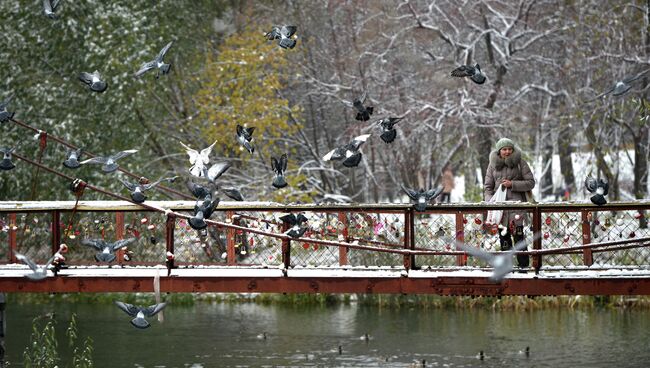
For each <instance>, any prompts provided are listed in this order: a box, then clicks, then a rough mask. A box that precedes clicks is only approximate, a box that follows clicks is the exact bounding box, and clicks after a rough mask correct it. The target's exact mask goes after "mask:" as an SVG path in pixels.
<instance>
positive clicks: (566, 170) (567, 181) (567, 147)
mask: <svg viewBox="0 0 650 368" xmlns="http://www.w3.org/2000/svg"><path fill="white" fill-rule="evenodd" d="M571 138H572V136H571V135H570V134H569V131H568V130H564V131H562V132H560V134H559V135H558V144H557V148H558V154H559V155H560V172H561V173H562V178H564V186H565V187H564V189H566V190H568V191H569V193H570V194H573V193H574V192H576V188H577V185H576V179H575V175H574V174H573V162H572V161H571V154H572V153H573V148H571ZM567 199H568V198H567Z"/></svg>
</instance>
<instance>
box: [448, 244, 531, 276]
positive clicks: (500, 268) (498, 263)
mask: <svg viewBox="0 0 650 368" xmlns="http://www.w3.org/2000/svg"><path fill="white" fill-rule="evenodd" d="M539 237H540V234H535V236H534V237H533V241H535V240H537V239H539ZM526 242H527V240H526V239H524V240H521V241H519V242H517V243H516V244H515V245H514V246H513V247H512V249H510V250H508V251H507V252H500V253H499V254H496V255H495V254H492V253H490V252H487V251H485V250H483V249H481V248H477V247H473V246H470V245H466V244H464V243H462V242H456V246H457V247H458V249H460V250H462V251H463V252H466V253H469V254H470V255H472V256H474V257H478V258H480V259H482V260H484V261H486V262H487V263H489V264H490V266H492V267H493V270H492V275H491V276H490V280H492V281H494V282H501V280H503V278H504V277H505V276H506V275H507V274H509V273H510V272H512V268H513V264H512V257H513V256H514V253H515V252H519V251H522V250H525V249H526V248H527V243H526Z"/></svg>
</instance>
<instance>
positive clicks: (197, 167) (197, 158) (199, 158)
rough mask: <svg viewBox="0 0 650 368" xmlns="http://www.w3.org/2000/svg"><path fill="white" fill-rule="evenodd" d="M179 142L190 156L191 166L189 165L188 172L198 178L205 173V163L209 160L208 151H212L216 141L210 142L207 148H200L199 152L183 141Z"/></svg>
mask: <svg viewBox="0 0 650 368" xmlns="http://www.w3.org/2000/svg"><path fill="white" fill-rule="evenodd" d="M180 143H181V146H183V148H185V150H186V151H187V154H188V155H189V156H190V164H192V167H190V174H191V175H193V176H196V177H199V178H201V177H203V175H204V174H205V173H206V169H205V165H207V164H208V163H209V162H210V157H209V156H210V152H212V147H214V145H215V144H217V141H214V143H212V144H211V145H210V146H209V147H208V148H204V149H202V150H201V153H199V152H198V151H197V150H195V149H193V148H190V147H188V146H186V145H185V143H183V142H180Z"/></svg>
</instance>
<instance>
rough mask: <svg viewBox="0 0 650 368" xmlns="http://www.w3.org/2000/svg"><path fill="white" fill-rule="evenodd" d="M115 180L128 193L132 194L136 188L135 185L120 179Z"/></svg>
mask: <svg viewBox="0 0 650 368" xmlns="http://www.w3.org/2000/svg"><path fill="white" fill-rule="evenodd" d="M117 180H119V181H120V183H122V184H123V185H124V186H125V187H126V189H128V190H129V191H131V192H133V191H134V190H135V187H136V185H135V184H133V183H129V182H128V181H125V180H122V179H120V178H118V179H117Z"/></svg>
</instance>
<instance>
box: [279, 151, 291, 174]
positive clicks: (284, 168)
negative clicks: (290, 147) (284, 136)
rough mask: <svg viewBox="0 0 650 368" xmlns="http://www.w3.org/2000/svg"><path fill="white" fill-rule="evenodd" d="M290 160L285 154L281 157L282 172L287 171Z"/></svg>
mask: <svg viewBox="0 0 650 368" xmlns="http://www.w3.org/2000/svg"><path fill="white" fill-rule="evenodd" d="M288 161H289V159H288V158H287V154H286V153H283V154H282V156H280V171H281V172H283V173H284V172H285V171H287V164H288Z"/></svg>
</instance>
